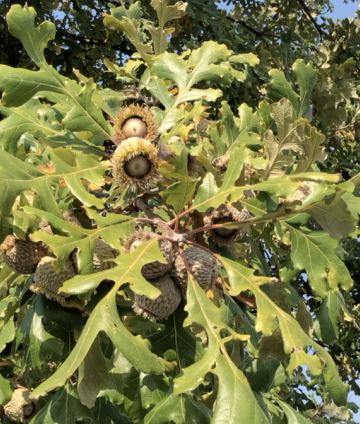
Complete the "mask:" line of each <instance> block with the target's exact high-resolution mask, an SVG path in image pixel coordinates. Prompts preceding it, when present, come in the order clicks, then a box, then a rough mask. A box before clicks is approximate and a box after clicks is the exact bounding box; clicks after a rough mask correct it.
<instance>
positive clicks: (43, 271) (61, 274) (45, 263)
mask: <svg viewBox="0 0 360 424" xmlns="http://www.w3.org/2000/svg"><path fill="white" fill-rule="evenodd" d="M55 260H56V258H52V257H50V256H45V257H44V258H42V259H41V261H40V262H39V264H38V266H37V268H36V271H35V274H34V279H33V284H31V286H30V290H31V291H33V292H34V293H42V294H43V295H45V296H46V297H47V298H48V299H53V300H55V301H56V302H58V303H60V305H63V304H64V303H65V297H68V295H67V294H65V293H62V294H61V293H60V294H59V293H58V291H59V288H60V287H61V286H62V285H63V284H64V282H65V281H67V280H70V278H73V277H75V275H76V268H75V265H74V262H73V260H72V259H71V258H69V259H68V260H67V261H66V262H65V267H64V269H63V270H61V271H56V270H55V268H54V261H55Z"/></svg>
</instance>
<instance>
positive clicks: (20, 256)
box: [0, 235, 47, 274]
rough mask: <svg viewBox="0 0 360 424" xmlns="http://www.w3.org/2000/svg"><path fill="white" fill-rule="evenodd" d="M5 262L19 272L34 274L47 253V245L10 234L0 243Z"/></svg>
mask: <svg viewBox="0 0 360 424" xmlns="http://www.w3.org/2000/svg"><path fill="white" fill-rule="evenodd" d="M0 252H1V254H2V255H1V256H2V258H3V260H4V262H5V263H6V264H7V265H8V267H9V268H11V269H12V270H13V271H15V272H17V273H18V274H32V273H33V272H35V269H36V266H37V264H38V263H39V262H40V260H41V259H42V258H43V257H44V256H46V255H47V247H46V245H45V244H44V243H42V242H37V243H35V242H33V241H31V240H20V239H17V238H15V237H14V236H13V235H8V236H6V237H5V240H4V241H3V242H2V244H1V245H0Z"/></svg>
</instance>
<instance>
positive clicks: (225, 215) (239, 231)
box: [204, 204, 251, 246]
mask: <svg viewBox="0 0 360 424" xmlns="http://www.w3.org/2000/svg"><path fill="white" fill-rule="evenodd" d="M249 218H251V215H250V212H249V211H248V210H247V208H246V207H245V206H243V207H242V209H241V210H238V209H236V208H234V207H233V206H231V205H225V204H222V205H220V206H219V207H218V208H216V209H215V208H209V209H208V210H207V211H206V215H205V216H204V224H205V225H215V224H224V223H226V222H239V221H244V220H245V219H249ZM245 231H246V229H245V230H244V228H217V229H210V230H206V231H205V234H206V235H207V236H208V237H210V238H212V239H213V240H214V242H215V243H216V244H217V245H218V246H224V245H229V244H232V243H234V242H235V241H237V240H239V239H240V238H241V237H243V235H244V233H245Z"/></svg>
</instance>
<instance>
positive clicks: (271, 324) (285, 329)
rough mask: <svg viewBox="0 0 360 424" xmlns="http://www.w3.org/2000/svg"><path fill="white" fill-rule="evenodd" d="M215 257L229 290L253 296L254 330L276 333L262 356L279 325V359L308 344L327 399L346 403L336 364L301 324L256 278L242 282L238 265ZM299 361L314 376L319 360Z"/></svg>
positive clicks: (301, 358) (306, 357)
mask: <svg viewBox="0 0 360 424" xmlns="http://www.w3.org/2000/svg"><path fill="white" fill-rule="evenodd" d="M330 240H331V239H330ZM217 258H218V259H219V260H220V261H221V262H222V264H223V265H224V267H225V269H226V271H227V273H228V276H229V280H230V285H231V287H236V289H237V291H238V292H239V291H246V290H250V291H251V292H252V293H253V294H254V295H255V297H256V304H257V309H258V310H257V319H256V325H255V329H256V330H257V331H259V332H262V333H263V334H264V336H270V335H271V334H272V333H273V331H274V330H275V333H273V334H272V336H270V337H267V339H268V340H266V342H267V345H268V346H267V347H266V349H265V350H263V352H262V354H261V357H263V358H266V356H267V355H266V352H268V353H270V355H271V352H272V349H273V347H274V344H275V341H274V337H273V336H274V334H276V331H277V330H276V328H277V323H278V325H279V327H280V330H281V335H282V341H281V339H280V337H279V334H277V337H276V340H277V341H276V343H277V348H276V350H277V351H279V348H280V353H281V356H280V357H278V359H279V360H284V359H285V357H284V356H283V353H282V352H284V353H286V354H296V352H298V351H299V349H302V350H305V349H306V348H307V347H308V346H309V345H311V346H312V347H313V348H314V349H315V351H316V354H317V356H318V357H319V358H320V359H321V361H322V362H323V364H324V365H323V376H324V379H325V382H326V385H327V388H328V390H329V394H330V396H331V397H332V399H333V400H334V402H335V403H336V404H337V405H343V404H345V403H346V397H347V392H348V385H347V384H344V383H343V382H342V381H341V378H340V376H339V373H338V371H337V368H336V365H335V364H334V362H333V360H332V358H331V356H330V355H329V354H328V353H327V352H326V350H325V349H324V348H322V347H321V346H319V345H318V344H317V343H315V342H314V341H313V340H312V339H311V338H310V337H309V336H308V335H307V334H305V332H304V331H303V330H302V328H301V327H300V324H299V323H298V322H297V321H296V320H295V319H294V318H293V317H292V316H291V315H290V314H288V313H287V312H286V311H284V310H283V309H281V308H280V307H279V306H278V305H277V304H275V303H274V302H273V301H272V300H271V299H270V298H269V297H268V296H267V295H266V294H265V292H264V291H263V290H261V288H260V287H259V286H260V285H259V283H258V282H257V281H256V279H257V278H259V277H255V278H256V279H255V278H254V277H252V278H246V279H245V278H244V277H243V274H244V271H243V268H242V267H241V266H239V264H238V263H236V262H234V261H232V260H230V259H226V258H224V257H220V256H217ZM262 278H264V277H262ZM263 284H264V283H263ZM269 344H270V350H269ZM260 352H261V349H260ZM300 362H302V363H303V364H305V365H308V366H309V369H312V370H313V371H314V372H315V373H318V366H319V361H318V359H314V356H313V355H309V354H306V355H305V354H304V353H302V354H301V355H300V356H298V358H297V359H296V363H297V366H298V365H300Z"/></svg>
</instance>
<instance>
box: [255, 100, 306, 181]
mask: <svg viewBox="0 0 360 424" xmlns="http://www.w3.org/2000/svg"><path fill="white" fill-rule="evenodd" d="M292 116H293V107H292V105H291V103H290V101H289V100H288V99H281V100H280V101H279V102H278V103H275V104H273V105H271V117H272V118H273V119H274V122H275V124H276V127H277V136H276V137H275V135H274V133H273V132H272V131H271V130H270V129H269V130H267V131H266V132H265V134H264V142H265V146H266V156H267V160H268V161H269V164H268V166H267V169H266V170H265V171H264V172H263V178H265V179H267V178H274V177H277V176H281V175H284V174H285V173H286V171H287V169H288V168H289V167H290V166H291V165H292V164H293V162H294V154H295V153H298V154H301V153H302V151H303V148H302V143H301V140H300V138H299V136H298V133H297V129H298V127H299V126H302V125H303V123H304V121H303V120H298V121H295V122H294V120H293V118H292Z"/></svg>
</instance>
